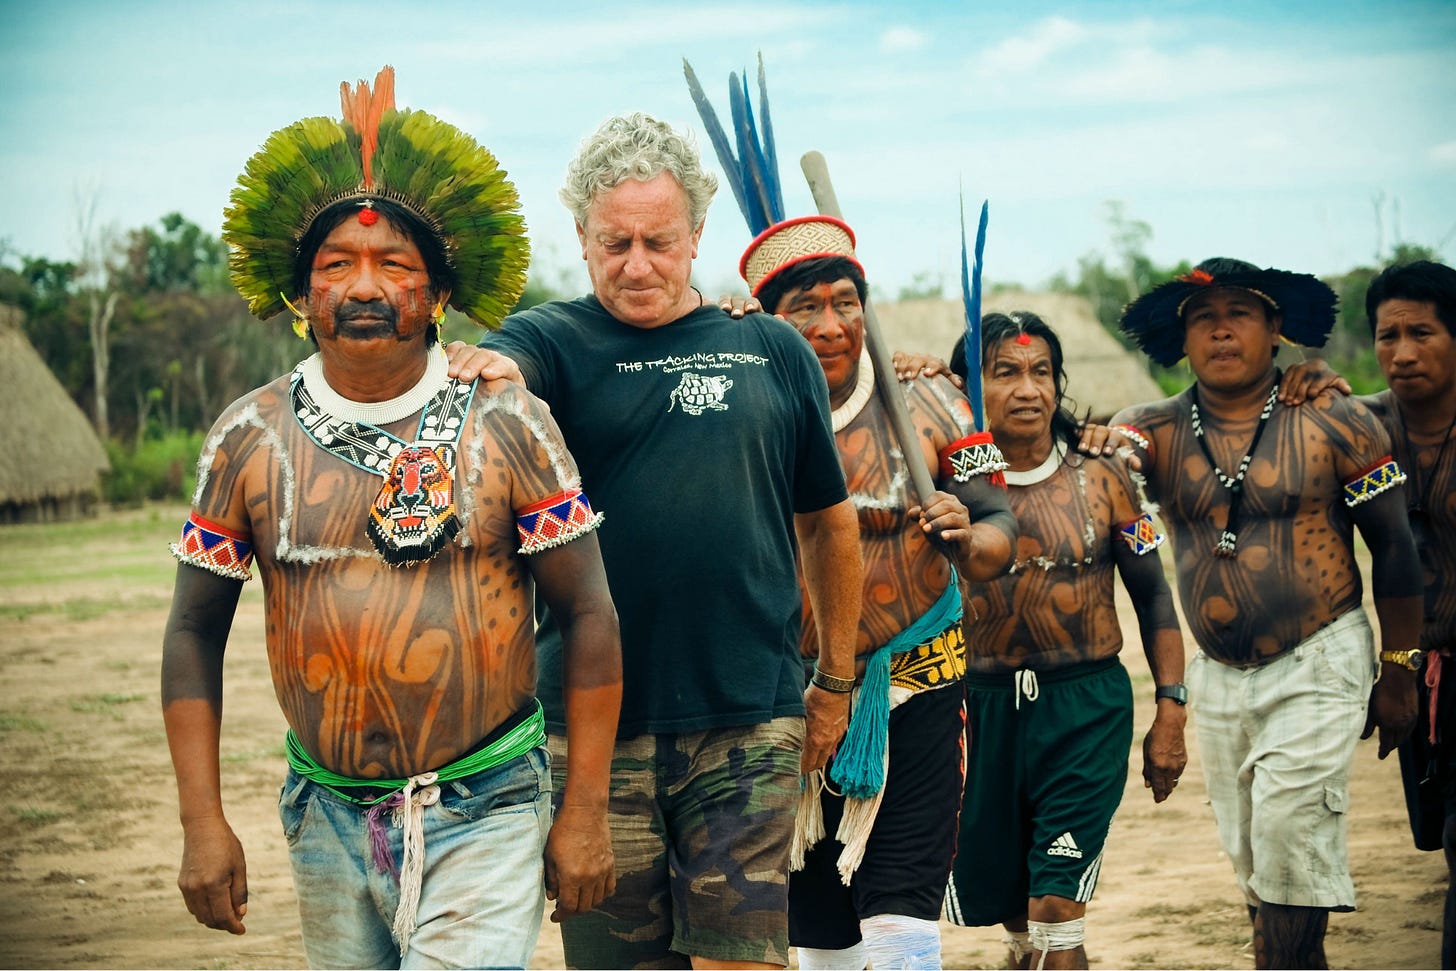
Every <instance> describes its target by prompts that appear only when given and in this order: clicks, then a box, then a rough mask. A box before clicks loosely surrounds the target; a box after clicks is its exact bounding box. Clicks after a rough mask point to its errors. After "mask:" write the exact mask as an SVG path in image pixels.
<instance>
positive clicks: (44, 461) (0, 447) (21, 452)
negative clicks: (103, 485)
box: [0, 304, 110, 523]
mask: <svg viewBox="0 0 1456 971" xmlns="http://www.w3.org/2000/svg"><path fill="white" fill-rule="evenodd" d="M20 313H21V312H20V308H19V307H12V306H7V305H4V304H0V415H4V419H3V420H0V454H3V455H4V456H5V461H4V462H0V523H17V522H47V521H50V520H56V519H72V518H75V517H76V516H80V515H85V514H87V513H89V512H91V511H92V509H93V508H94V507H95V504H96V501H97V498H98V495H99V492H100V480H101V473H102V472H104V471H106V470H107V469H108V468H109V467H110V463H109V462H108V461H107V459H106V449H105V448H103V447H102V445H101V440H100V439H98V438H97V437H96V432H95V431H93V430H92V428H91V423H90V422H89V421H88V420H87V419H86V415H85V414H84V413H83V412H82V411H81V409H80V408H78V407H76V403H75V402H74V401H72V400H71V396H70V395H68V394H67V393H66V389H65V388H63V387H62V386H61V382H59V381H57V380H56V376H55V375H54V374H52V373H51V371H50V368H48V367H46V364H45V362H44V361H43V360H41V357H40V355H39V354H37V353H36V350H35V348H34V347H32V346H31V343H30V341H29V340H28V339H27V338H26V336H25V333H24V331H22V330H21V329H20V319H21V317H20Z"/></svg>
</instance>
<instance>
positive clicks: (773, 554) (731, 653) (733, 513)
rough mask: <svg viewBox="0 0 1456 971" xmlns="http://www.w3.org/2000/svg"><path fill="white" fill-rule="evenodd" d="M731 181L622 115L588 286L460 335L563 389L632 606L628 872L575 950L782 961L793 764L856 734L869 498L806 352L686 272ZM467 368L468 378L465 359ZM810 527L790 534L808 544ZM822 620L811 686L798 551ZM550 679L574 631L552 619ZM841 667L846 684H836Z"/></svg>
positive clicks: (623, 611)
mask: <svg viewBox="0 0 1456 971" xmlns="http://www.w3.org/2000/svg"><path fill="white" fill-rule="evenodd" d="M716 188H717V180H716V179H715V178H714V177H713V176H712V175H711V174H709V173H707V172H705V171H703V169H702V166H701V164H700V161H699V158H698V154H697V151H696V150H695V149H694V147H693V146H692V144H691V143H690V142H689V141H688V140H687V139H686V138H685V137H684V136H682V135H680V134H679V133H677V132H675V131H674V130H673V129H672V128H671V127H669V126H668V125H666V124H664V123H662V122H660V121H658V120H656V119H654V118H652V117H650V116H648V115H644V114H641V113H637V114H632V115H627V116H622V117H616V118H612V119H609V120H608V121H607V122H606V123H604V124H603V125H602V126H601V128H600V129H598V131H597V132H596V133H595V134H594V135H593V136H591V137H590V138H589V139H588V140H587V141H586V142H585V143H584V144H583V146H582V148H581V149H580V151H579V152H578V154H577V156H576V158H575V159H574V160H573V161H572V163H571V166H570V168H569V169H568V173H567V184H566V186H565V188H563V189H562V192H561V198H562V201H563V202H564V203H565V204H566V205H567V207H568V208H569V209H570V210H571V213H572V216H573V218H574V219H575V222H576V231H577V236H578V238H579V239H580V241H581V248H582V259H584V260H585V261H586V263H587V268H588V271H589V273H590V276H591V281H592V291H593V292H592V293H591V294H590V295H588V296H585V297H581V298H579V299H577V300H571V301H554V302H551V303H547V304H542V305H540V306H537V307H533V308H531V309H530V310H527V311H524V312H522V313H519V314H515V315H513V316H512V317H510V318H508V319H507V320H506V322H505V325H504V326H503V328H502V329H501V331H500V332H499V333H498V334H496V335H494V336H493V337H492V339H490V340H488V341H485V342H483V344H482V346H483V347H484V348H488V349H489V350H488V351H480V350H477V351H472V352H470V353H468V354H464V355H462V352H463V351H465V350H466V349H465V348H463V347H461V346H456V345H452V348H451V350H452V352H453V353H454V355H455V363H454V364H453V365H452V373H456V374H459V375H461V376H463V377H464V376H473V375H474V374H476V373H479V374H482V375H484V376H487V377H509V378H513V379H515V380H519V381H523V383H525V384H526V386H527V387H529V388H530V389H531V390H532V391H533V392H534V393H535V394H537V395H539V396H540V397H541V398H543V399H545V400H546V402H547V403H548V404H549V405H550V406H551V413H552V416H553V417H554V418H555V419H556V421H557V422H558V423H559V424H560V426H561V429H562V433H563V435H564V437H565V440H566V443H567V445H568V447H569V448H571V449H572V453H573V455H575V456H576V458H577V461H578V462H579V463H580V466H581V470H582V477H583V480H584V481H585V482H586V483H589V484H590V487H591V489H592V494H593V496H594V497H600V498H598V500H597V501H599V502H600V503H602V504H603V506H604V507H605V506H606V505H607V504H610V505H611V508H612V515H611V517H610V518H609V519H608V520H607V522H605V523H604V524H603V527H602V530H601V531H600V537H601V543H602V555H603V559H604V561H605V563H606V567H607V579H608V583H609V584H610V586H611V589H612V594H613V597H614V599H615V602H616V604H617V610H618V613H619V615H620V617H621V623H622V644H623V690H624V698H623V706H622V712H623V715H622V719H621V724H620V728H619V730H618V733H617V745H616V752H615V759H614V762H613V777H612V795H611V803H610V806H609V815H610V820H611V826H612V836H613V846H614V850H615V854H616V860H617V867H618V879H617V892H616V895H615V896H613V897H612V898H610V899H609V900H607V901H606V903H605V904H604V905H603V906H602V907H601V908H600V909H598V910H597V911H596V912H595V913H593V914H591V915H585V914H584V915H581V916H579V917H575V918H573V919H572V920H571V921H570V922H569V923H566V924H563V925H562V938H563V941H564V944H565V950H566V960H567V963H568V964H570V965H573V966H576V967H634V966H652V967H672V966H680V967H687V966H689V962H690V963H691V965H692V966H694V967H699V968H703V967H784V966H787V964H788V927H787V906H788V904H787V871H788V853H789V843H790V838H791V836H792V831H793V820H794V807H795V805H796V804H797V802H798V798H799V776H800V773H801V771H809V770H813V769H816V768H819V767H822V766H823V765H824V764H825V763H826V762H827V760H828V758H829V755H830V753H831V752H832V751H833V748H834V746H835V745H836V744H837V742H838V741H839V738H840V736H841V735H842V734H843V733H844V729H845V725H846V724H847V721H848V711H849V696H848V694H846V693H842V692H841V691H839V690H838V689H839V686H840V685H842V684H844V683H852V680H853V676H854V675H853V672H854V642H855V635H856V631H857V628H858V623H859V606H860V553H859V536H858V528H857V520H856V516H855V512H854V508H853V506H852V505H851V504H850V502H849V499H848V493H847V491H846V489H845V484H844V473H843V472H842V471H841V469H840V464H839V457H838V452H837V450H836V448H835V444H834V436H833V433H832V431H831V429H830V421H829V411H830V407H829V393H828V387H827V384H826V382H825V379H824V373H823V371H822V370H821V368H820V367H819V364H818V361H817V360H816V359H815V357H814V354H813V352H812V351H811V350H810V349H809V347H808V346H807V345H806V344H805V343H804V341H803V340H802V339H800V337H799V336H798V334H797V333H795V332H794V330H793V329H792V328H789V327H786V326H784V324H783V322H782V321H779V320H775V319H774V318H772V317H769V316H767V315H764V314H757V313H750V314H746V315H743V316H742V317H736V318H735V317H725V316H724V314H723V313H722V311H720V310H719V308H718V306H717V305H716V304H715V303H711V302H707V301H704V300H703V297H702V295H701V294H700V293H699V292H698V291H697V290H696V289H694V288H693V287H692V285H691V282H690V276H691V272H692V263H693V260H694V259H695V258H696V256H697V248H698V240H699V238H700V236H701V234H702V231H703V220H704V216H705V214H706V211H707V207H708V203H709V201H710V200H711V199H712V196H713V193H714V191H715V190H716ZM467 379H468V378H467ZM796 538H797V544H796ZM796 545H797V554H798V560H799V563H800V565H801V566H802V569H803V574H804V578H805V591H806V593H807V596H808V599H809V601H810V604H811V606H812V608H813V613H814V616H815V617H822V618H826V620H825V621H824V622H821V623H820V624H819V625H818V646H817V651H818V664H819V673H818V674H817V675H816V676H815V678H814V683H811V684H810V685H809V687H808V688H807V689H805V688H804V680H803V678H804V675H803V667H802V664H801V661H800V656H799V633H800V596H799V586H798V579H797V576H796V571H795V553H796ZM539 643H540V650H541V668H542V670H541V682H542V692H541V693H542V697H543V699H545V704H546V711H547V724H548V729H549V730H550V731H551V732H552V735H551V746H552V751H553V754H554V755H556V756H557V763H556V765H557V768H556V771H561V770H562V766H563V764H564V771H565V774H566V776H567V777H569V776H570V774H571V771H572V770H571V766H570V764H569V763H564V761H563V760H562V759H561V756H563V755H569V753H567V751H566V748H565V745H564V739H563V737H562V736H561V735H560V734H559V733H560V732H561V730H562V728H563V726H564V722H563V720H562V709H561V707H560V705H559V704H554V703H553V701H552V699H551V690H550V686H551V685H552V684H553V683H556V682H557V681H559V674H558V673H557V670H556V669H557V667H558V660H557V659H558V656H559V645H560V638H559V635H558V634H557V632H556V630H555V625H554V622H553V620H552V618H550V617H546V618H544V620H543V624H542V628H541V631H540V634H539ZM825 685H828V686H829V687H828V688H826V687H825Z"/></svg>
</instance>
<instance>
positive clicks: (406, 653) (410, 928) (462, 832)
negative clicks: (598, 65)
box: [162, 68, 621, 968]
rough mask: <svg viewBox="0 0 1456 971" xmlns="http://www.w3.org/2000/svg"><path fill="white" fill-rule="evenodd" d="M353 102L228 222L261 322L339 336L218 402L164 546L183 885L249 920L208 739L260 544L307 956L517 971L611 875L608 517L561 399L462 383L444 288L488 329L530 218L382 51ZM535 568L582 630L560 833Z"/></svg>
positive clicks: (614, 690) (204, 906)
mask: <svg viewBox="0 0 1456 971" xmlns="http://www.w3.org/2000/svg"><path fill="white" fill-rule="evenodd" d="M344 114H345V122H344V123H343V124H340V123H338V122H334V121H332V120H331V119H322V118H315V119H308V120H307V122H304V123H300V124H298V125H294V126H290V127H289V128H285V129H283V130H282V131H280V132H277V133H275V134H274V135H273V136H272V138H270V139H269V141H268V142H267V143H266V144H265V146H264V148H263V149H262V150H261V151H260V152H259V153H258V154H257V155H255V156H254V157H253V159H252V160H250V162H249V163H248V168H247V171H246V172H245V174H244V176H243V178H242V180H241V181H240V184H239V187H238V188H237V189H236V190H235V192H234V194H233V201H232V206H231V207H230V209H229V211H228V213H227V214H226V218H225V226H224V231H223V237H224V239H225V240H226V241H227V242H228V244H229V245H230V246H231V247H232V249H233V253H234V256H233V264H232V265H233V278H234V282H235V283H236V284H237V286H238V288H239V290H240V292H242V293H243V294H244V295H245V296H247V297H249V298H250V301H251V309H252V310H253V312H254V313H255V314H257V315H258V316H260V317H269V316H272V315H273V314H275V313H276V312H278V311H279V310H281V309H282V307H283V305H284V303H285V302H286V301H285V300H284V299H283V298H282V297H281V296H279V294H280V293H287V292H291V293H293V294H295V295H296V300H295V301H294V303H292V304H289V305H290V306H296V307H298V308H299V309H298V310H297V311H296V312H297V313H299V314H300V318H299V323H298V324H297V325H296V327H297V329H299V330H301V331H306V332H307V333H309V334H310V335H311V336H312V338H313V340H314V342H315V343H316V345H317V348H318V353H317V354H315V355H314V356H313V357H310V358H309V359H308V360H306V361H305V362H304V363H303V364H301V365H300V366H299V367H298V368H297V369H296V370H295V371H294V372H293V373H292V374H290V375H286V376H284V377H282V378H279V379H278V380H276V381H274V382H272V383H271V384H269V385H266V386H264V387H262V388H259V389H257V390H256V391H253V392H251V393H250V394H248V395H246V396H244V397H243V398H242V399H240V400H238V401H237V402H235V403H234V404H232V405H231V406H230V407H229V408H228V409H227V410H226V411H225V412H224V413H223V415H222V417H221V418H220V419H218V422H217V423H216V425H214V427H213V429H212V431H211V433H210V434H209V436H208V438H207V442H206V445H205V447H204V449H203V452H202V456H201V459H200V462H199V472H198V488H197V493H196V495H195V497H194V502H193V509H192V514H191V516H190V518H189V520H188V522H187V523H186V525H185V526H184V527H183V531H182V538H181V541H180V542H179V543H178V544H177V545H176V546H175V547H174V552H175V554H176V555H177V557H178V559H179V560H180V561H181V563H180V564H179V566H178V570H177V585H176V593H175V597H174V600H173V606H172V614H171V617H170V619H169V621H168V624H167V628H166V634H165V638H164V642H163V660H162V700H163V714H164V717H165V721H166V728H167V737H168V742H169V744H170V747H171V752H172V761H173V765H174V767H175V770H176V775H177V785H178V796H179V803H180V808H181V818H182V825H183V833H184V847H183V856H182V868H181V875H180V877H179V879H178V883H179V886H180V887H181V890H182V893H183V897H184V899H185V900H186V903H187V907H188V909H189V910H190V911H191V912H192V913H193V914H194V915H195V916H196V918H197V920H198V921H199V922H201V923H204V924H206V925H208V926H209V927H214V928H218V929H223V930H227V931H230V932H231V933H234V934H241V933H243V931H244V927H243V917H244V915H245V913H246V910H247V876H246V869H245V864H244V859H243V851H242V846H241V845H240V844H239V842H238V840H237V838H236V836H235V835H234V834H233V831H232V829H231V828H230V826H229V825H228V823H227V821H226V819H225V818H224V814H223V808H222V796H221V787H220V782H219V764H218V763H219V757H218V744H219V734H220V723H221V707H222V674H223V663H222V662H223V651H224V648H225V647H226V644H227V639H228V632H229V628H230V626H231V623H232V620H233V614H234V610H235V608H236V605H237V602H238V596H239V593H240V592H241V590H242V586H243V582H244V581H245V580H247V579H248V578H249V576H250V573H251V570H250V569H249V566H250V562H251V561H252V560H256V562H257V565H258V570H259V573H260V574H261V576H262V580H263V592H264V601H265V608H266V613H267V637H266V642H267V650H268V659H269V665H270V667H271V669H272V674H273V683H274V688H275V690H276V692H277V696H278V701H279V704H280V705H281V706H282V708H283V713H284V716H285V717H286V719H287V721H288V724H289V732H288V736H287V745H288V759H289V765H290V770H289V773H288V778H287V781H286V782H285V783H284V786H283V790H282V795H281V799H280V815H281V817H282V821H283V827H284V832H285V835H286V837H287V839H288V843H289V854H290V859H291V862H292V865H293V873H294V884H295V888H296V891H297V896H298V902H299V909H300V914H301V917H302V930H303V940H304V947H305V950H306V951H307V954H308V960H309V962H310V963H311V964H312V965H313V966H315V967H359V968H378V967H399V966H401V964H403V965H405V966H421V965H429V966H435V967H484V966H488V965H502V964H505V965H510V964H515V965H516V966H525V964H526V963H527V962H528V961H529V960H530V957H531V953H532V950H533V948H534V946H535V942H536V936H537V929H538V927H539V925H540V919H541V914H542V911H543V908H544V902H543V895H542V887H543V882H544V886H545V889H546V892H547V894H548V895H549V896H551V897H553V898H555V899H556V901H557V913H556V914H555V915H554V916H556V917H557V918H558V919H559V918H560V917H562V916H569V915H573V914H577V913H580V912H583V911H587V910H590V909H591V908H592V907H594V906H595V905H597V904H598V903H600V902H601V901H602V900H603V899H604V898H605V897H607V896H608V895H609V894H611V892H612V889H613V879H614V878H613V860H612V851H611V844H610V840H609V835H608V831H607V820H606V801H607V778H608V775H607V770H608V763H609V759H610V753H611V738H612V729H613V726H615V724H616V721H617V715H618V708H619V704H620V697H621V669H620V650H619V644H618V638H617V620H616V614H615V611H614V610H613V607H612V603H611V599H610V597H609V595H608V592H607V586H606V578H605V574H604V571H603V568H602V562H601V557H600V555H599V553H598V550H597V541H596V537H595V535H594V533H593V532H592V531H593V530H594V529H595V528H596V525H597V523H598V522H599V521H600V519H601V515H600V514H597V513H593V512H592V510H591V507H590V504H589V503H588V501H587V499H586V497H585V496H584V495H583V494H582V492H581V489H580V480H579V477H578V476H577V472H576V467H575V465H574V463H573V461H572V459H571V457H570V455H569V454H568V453H567V452H566V450H565V448H564V447H563V445H562V442H561V437H560V434H559V432H558V431H557V429H556V426H555V424H554V423H553V421H552V418H551V414H550V412H549V411H548V410H547V409H546V407H545V406H544V405H543V404H542V403H541V402H540V401H538V400H536V399H535V398H533V397H531V396H530V395H529V394H527V393H526V392H525V391H524V390H523V389H522V388H520V387H518V386H515V385H510V384H508V383H506V382H503V381H500V382H493V383H491V384H488V385H484V386H473V385H471V384H467V383H462V382H457V381H452V380H450V379H449V378H448V377H447V376H446V361H445V357H444V354H443V352H442V351H441V350H440V349H439V347H438V343H437V326H438V320H439V319H440V318H442V317H443V305H444V304H445V303H446V302H451V303H452V304H453V305H454V306H456V307H457V308H458V309H460V310H462V311H463V312H465V313H466V314H468V315H469V316H471V317H472V318H474V319H475V320H477V322H480V323H483V324H486V325H493V324H494V323H496V322H498V320H499V313H500V310H499V308H505V307H509V306H511V304H512V303H513V302H514V301H515V299H516V296H517V295H518V294H519V292H520V289H521V286H522V284H523V282H524V272H523V271H524V267H525V261H526V242H525V239H524V237H523V235H522V233H523V228H524V227H523V225H522V223H521V221H520V217H519V215H518V214H517V213H516V212H515V211H514V210H515V208H516V205H517V203H516V196H515V191H514V189H513V188H512V187H511V185H510V183H508V182H506V181H505V179H504V177H503V175H502V173H501V172H500V171H499V169H498V168H497V167H496V164H495V159H494V158H493V157H492V156H491V155H490V154H489V153H488V152H487V151H486V150H485V149H483V148H481V147H479V146H477V145H475V143H474V142H473V141H472V140H471V139H470V138H469V136H467V135H465V134H464V133H463V132H460V131H458V130H456V129H454V128H453V127H451V126H449V125H446V124H444V123H443V122H440V121H438V120H437V119H434V118H432V117H431V116H429V115H425V114H424V113H422V112H418V111H416V112H398V111H395V110H394V104H393V73H392V71H391V70H390V69H388V68H386V69H385V71H384V72H381V74H380V76H379V78H378V79H376V82H375V87H374V90H373V91H372V92H371V91H370V90H369V89H368V87H367V86H365V85H364V84H363V82H361V83H360V85H359V89H358V90H357V91H354V92H350V91H349V90H348V89H347V87H346V90H345V97H344ZM406 125H408V126H409V129H408V132H409V135H408V144H407V145H403V144H402V140H403V139H404V138H405V135H404V133H403V131H402V129H404V127H405V126H406ZM351 135H352V136H353V139H351V137H350V136H351ZM361 141H362V143H363V145H364V146H365V148H364V149H363V151H362V153H361V151H360V149H359V148H357V147H351V145H353V146H358V145H359V144H360V142H361ZM375 144H378V145H379V151H378V152H377V153H376V152H374V150H373V146H374V145H375ZM305 147H308V148H309V149H310V151H309V152H308V153H307V154H305V153H304V152H303V149H304V148H305ZM404 149H407V151H406V150H404ZM426 166H429V167H431V170H432V171H444V170H448V171H450V172H452V173H453V174H454V176H455V177H456V178H457V179H458V180H459V183H460V185H461V186H463V187H465V188H468V190H469V192H468V193H463V195H465V196H468V199H467V200H466V201H464V202H463V203H461V202H460V199H458V198H457V199H456V200H455V201H456V202H457V203H459V205H458V206H457V208H453V209H450V208H444V207H443V206H442V204H441V203H440V200H439V199H437V198H436V197H434V196H431V195H429V194H428V193H429V192H430V190H431V188H432V187H431V186H428V185H426V186H419V185H416V184H415V182H414V181H412V177H413V176H415V174H416V172H417V169H418V168H420V167H426ZM310 169H311V170H310ZM484 224H491V225H495V226H497V227H498V228H497V229H496V231H494V232H491V233H483V232H481V231H479V230H478V229H477V228H475V227H477V226H479V225H484ZM295 254H296V255H295ZM290 257H291V259H290ZM533 587H534V590H535V593H537V594H539V595H540V596H541V597H542V598H543V599H544V600H545V601H546V602H547V603H549V604H551V606H552V607H553V609H554V610H556V611H557V613H558V616H559V617H561V618H562V619H563V627H564V629H565V631H566V661H565V669H566V685H567V691H566V694H567V708H568V710H569V712H570V721H571V730H570V731H571V742H572V747H571V758H572V766H571V776H570V779H571V782H570V787H569V789H568V790H567V792H566V794H565V796H564V798H563V799H562V801H561V809H560V810H559V811H558V812H557V814H556V817H555V821H554V823H553V822H552V819H551V812H550V805H549V799H550V776H549V767H548V757H547V755H546V748H545V734H544V728H543V721H542V716H541V711H540V707H539V705H538V703H537V702H536V699H535V697H534V691H535V686H536V656H535V650H534V644H533V614H532V596H533ZM391 824H392V825H391ZM548 831H549V836H548ZM543 853H544V865H543Z"/></svg>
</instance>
